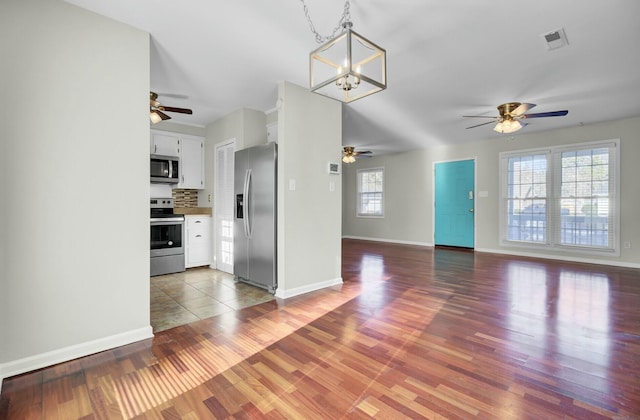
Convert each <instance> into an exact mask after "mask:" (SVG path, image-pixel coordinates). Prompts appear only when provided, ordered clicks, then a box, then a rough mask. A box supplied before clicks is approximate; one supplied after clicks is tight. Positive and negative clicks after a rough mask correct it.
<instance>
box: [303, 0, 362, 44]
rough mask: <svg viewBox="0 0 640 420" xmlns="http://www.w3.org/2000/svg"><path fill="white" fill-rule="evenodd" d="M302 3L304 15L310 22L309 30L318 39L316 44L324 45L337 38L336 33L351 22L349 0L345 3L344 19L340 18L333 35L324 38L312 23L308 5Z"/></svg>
mask: <svg viewBox="0 0 640 420" xmlns="http://www.w3.org/2000/svg"><path fill="white" fill-rule="evenodd" d="M300 3H302V8H303V9H304V15H305V16H306V17H307V21H308V22H309V29H311V32H313V34H314V35H315V37H316V42H317V43H318V44H322V43H323V42H326V41H328V40H330V39H332V38H334V37H335V36H336V33H337V32H338V30H340V28H344V27H345V23H347V22H349V23H350V22H351V13H350V11H349V7H350V5H349V0H347V1H346V2H345V3H344V11H343V12H342V17H341V18H340V20H339V21H338V26H336V27H335V28H333V32H331V35H329V36H322V35H320V34H319V33H318V31H317V30H316V27H315V26H314V24H313V22H312V21H311V16H310V15H309V7H307V4H306V3H305V2H304V0H300Z"/></svg>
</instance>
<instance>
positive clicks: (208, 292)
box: [151, 267, 274, 332]
mask: <svg viewBox="0 0 640 420" xmlns="http://www.w3.org/2000/svg"><path fill="white" fill-rule="evenodd" d="M273 299H274V296H273V295H272V294H271V293H268V292H267V291H266V290H264V289H260V288H258V287H254V286H250V285H248V284H245V283H238V282H236V281H234V279H233V275H231V274H227V273H224V272H222V271H218V270H212V269H210V268H206V267H202V268H189V269H187V271H185V272H182V273H175V274H167V275H164V276H155V277H151V326H152V327H153V331H154V332H158V331H164V330H168V329H169V328H173V327H177V326H180V325H185V324H188V323H190V322H194V321H197V320H199V319H205V318H209V317H212V316H216V315H220V314H223V313H225V312H230V311H234V310H236V309H240V308H246V307H248V306H253V305H257V304H258V303H262V302H267V301H270V300H273Z"/></svg>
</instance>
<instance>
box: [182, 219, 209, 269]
mask: <svg viewBox="0 0 640 420" xmlns="http://www.w3.org/2000/svg"><path fill="white" fill-rule="evenodd" d="M185 219H186V225H187V233H186V237H187V244H186V247H185V253H184V258H185V266H186V268H190V267H199V266H201V265H209V264H211V236H212V232H211V216H202V215H186V216H185Z"/></svg>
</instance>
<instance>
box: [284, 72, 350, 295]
mask: <svg viewBox="0 0 640 420" xmlns="http://www.w3.org/2000/svg"><path fill="white" fill-rule="evenodd" d="M278 95H279V99H278V103H279V104H281V106H280V108H279V111H278V290H277V292H276V296H279V297H288V296H293V295H296V294H300V293H304V292H308V291H311V290H315V289H318V288H322V287H326V286H329V285H332V284H339V283H341V282H342V278H341V267H340V265H341V261H342V259H341V252H342V248H341V226H340V224H341V223H340V214H341V206H342V188H341V183H342V182H341V176H340V175H331V174H329V173H328V168H327V165H328V163H329V162H330V161H331V162H340V151H341V144H342V104H341V103H339V102H336V101H334V100H332V99H328V98H326V97H323V96H320V95H317V94H314V93H311V92H309V90H308V89H306V88H303V87H300V86H297V85H294V84H291V83H288V82H284V83H282V84H280V86H279V89H278ZM292 181H294V182H295V190H291V188H290V186H291V182H292ZM331 182H333V183H334V187H335V189H334V191H330V183H331Z"/></svg>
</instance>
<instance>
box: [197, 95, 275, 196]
mask: <svg viewBox="0 0 640 420" xmlns="http://www.w3.org/2000/svg"><path fill="white" fill-rule="evenodd" d="M274 100H275V99H274ZM231 139H235V140H236V150H240V149H245V148H247V147H251V146H256V145H258V144H264V143H266V142H267V128H266V116H265V113H264V112H262V111H257V110H253V109H246V108H243V109H238V110H236V111H233V112H232V113H230V114H228V115H225V116H224V117H222V118H220V119H218V120H216V121H214V122H212V123H211V124H208V125H207V127H206V137H205V147H204V149H205V179H206V181H205V188H204V189H203V190H200V191H198V205H199V206H201V207H213V203H212V202H209V201H208V196H209V194H211V196H212V197H213V196H214V186H215V173H216V172H215V148H216V145H217V144H220V143H225V142H227V141H229V140H231Z"/></svg>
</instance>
